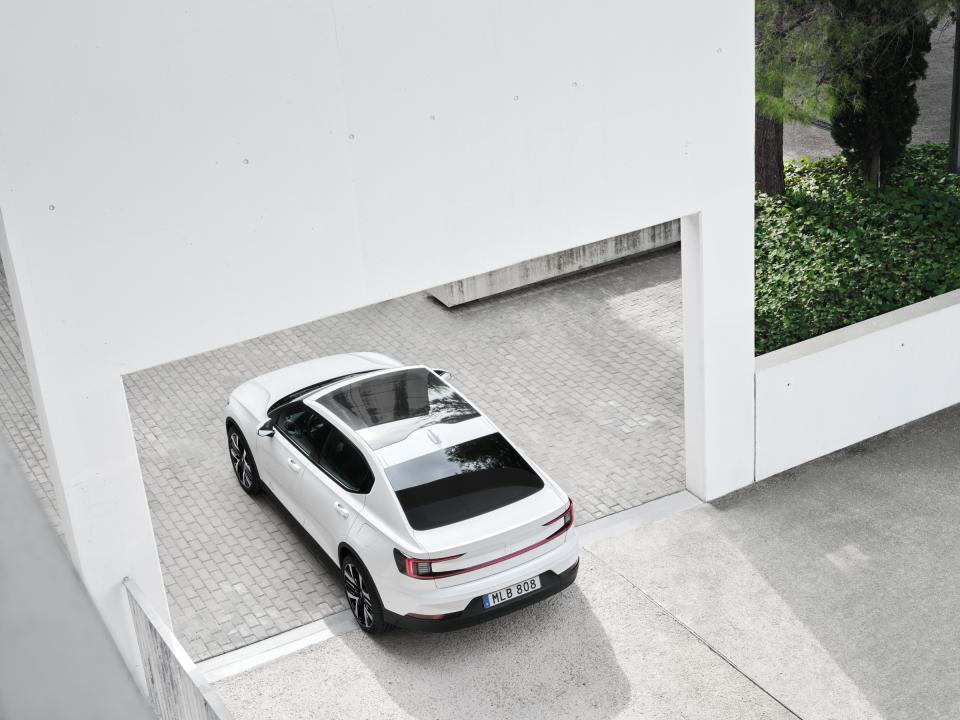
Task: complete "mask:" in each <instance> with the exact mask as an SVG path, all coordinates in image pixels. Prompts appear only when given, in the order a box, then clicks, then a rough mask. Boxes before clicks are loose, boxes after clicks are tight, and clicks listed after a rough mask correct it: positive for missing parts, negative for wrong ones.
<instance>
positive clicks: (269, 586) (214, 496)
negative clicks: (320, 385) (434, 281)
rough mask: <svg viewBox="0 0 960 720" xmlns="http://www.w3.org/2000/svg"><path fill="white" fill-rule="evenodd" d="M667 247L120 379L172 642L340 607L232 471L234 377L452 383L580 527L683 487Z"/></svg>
mask: <svg viewBox="0 0 960 720" xmlns="http://www.w3.org/2000/svg"><path fill="white" fill-rule="evenodd" d="M680 341H681V330H680V257H679V251H678V250H676V249H673V250H668V251H665V252H661V253H659V254H656V255H652V256H647V257H645V258H642V259H638V260H634V261H631V262H627V263H623V264H619V265H615V266H610V267H607V268H603V269H600V270H597V271H594V272H590V273H586V274H582V275H579V276H576V277H573V278H568V279H564V280H560V281H556V282H552V283H549V284H544V285H540V286H537V287H533V288H529V289H526V290H521V291H516V292H513V293H510V294H507V295H502V296H498V297H495V298H490V299H488V300H484V301H481V302H477V303H474V304H471V305H467V306H464V307H461V308H457V309H454V310H448V309H446V308H444V307H443V306H441V305H439V304H438V303H437V302H436V301H434V300H432V299H431V298H429V297H427V296H426V295H424V294H414V295H409V296H407V297H403V298H399V299H396V300H391V301H388V302H385V303H381V304H378V305H374V306H371V307H368V308H363V309H360V310H356V311H353V312H349V313H345V314H343V315H339V316H336V317H332V318H327V319H324V320H320V321H317V322H314V323H309V324H307V325H303V326H300V327H297V328H293V329H291V330H287V331H284V332H279V333H275V334H273V335H269V336H266V337H261V338H258V339H256V340H252V341H250V342H245V343H241V344H238V345H234V346H231V347H228V348H224V349H221V350H217V351H215V352H211V353H206V354H204V355H200V356H197V357H193V358H189V359H186V360H183V361H180V362H176V363H171V364H168V365H164V366H161V367H158V368H153V369H150V370H146V371H142V372H139V373H136V374H134V375H131V376H128V377H127V378H126V379H125V383H126V388H127V395H128V400H129V404H130V412H131V416H132V418H133V424H134V432H135V435H136V439H137V444H138V450H139V454H140V462H141V466H142V469H143V474H144V479H145V482H146V486H147V493H148V498H149V501H150V507H151V510H152V513H153V517H154V522H155V530H156V535H157V542H158V545H159V549H160V560H161V563H162V565H163V570H164V578H165V580H166V583H167V591H168V596H169V599H170V609H171V613H172V616H173V621H174V627H175V629H176V631H177V635H178V636H179V637H180V639H181V640H182V641H183V642H184V644H185V645H186V647H187V649H188V651H189V652H190V653H191V655H192V656H193V657H194V658H195V659H202V658H206V657H209V656H212V655H217V654H220V653H223V652H226V651H227V650H231V649H233V648H236V647H239V646H242V645H246V644H249V643H251V642H254V641H256V640H261V639H263V638H266V637H269V636H271V635H275V634H277V633H279V632H282V631H284V630H288V629H290V628H293V627H297V626H299V625H303V624H305V623H307V622H310V621H312V620H316V619H319V618H321V617H323V616H325V615H329V614H330V613H332V612H335V611H337V610H340V609H343V608H344V604H343V601H342V600H341V593H340V590H339V587H338V584H337V582H336V580H335V576H334V575H333V573H332V572H331V571H330V569H329V568H328V567H327V566H326V564H325V562H324V558H323V556H322V553H321V552H320V550H319V549H318V548H317V547H316V546H315V545H314V544H313V543H312V541H310V540H309V538H307V537H306V536H305V535H304V534H303V533H302V531H300V530H299V528H298V526H297V525H296V523H295V522H294V521H293V520H291V519H290V518H289V517H287V516H286V515H285V513H283V511H282V509H280V508H279V506H278V505H277V504H276V502H275V501H274V500H272V499H270V498H263V499H256V500H254V499H251V498H249V497H248V496H246V495H245V494H244V493H243V492H242V491H241V490H240V488H239V487H238V486H237V484H236V482H235V480H234V478H233V476H232V474H231V470H230V467H229V465H228V463H227V461H226V453H225V448H224V443H225V438H224V431H223V427H222V423H221V413H222V410H223V405H224V402H225V400H226V397H227V395H228V393H229V391H230V390H231V389H232V388H233V387H235V386H236V385H238V384H239V383H241V382H242V381H243V380H245V379H247V378H250V377H253V376H255V375H258V374H260V373H263V372H266V371H268V370H272V369H274V368H277V367H282V366H284V365H288V364H290V363H294V362H298V361H300V360H304V359H307V358H312V357H317V356H320V355H326V354H330V353H336V352H344V351H351V350H377V351H380V352H385V353H387V354H389V355H392V356H394V357H397V358H398V359H400V360H404V361H409V362H424V363H427V364H431V365H433V366H435V367H443V368H447V369H449V370H451V371H452V372H453V380H454V383H455V384H456V385H457V386H458V387H460V388H461V389H462V390H463V391H464V392H465V393H466V394H467V395H468V396H469V397H470V398H471V399H472V400H474V401H475V402H477V403H478V404H479V405H480V406H481V407H482V408H483V409H484V410H485V411H487V412H488V414H489V415H490V416H491V417H492V418H493V419H494V421H496V422H497V423H498V424H499V425H500V426H501V427H502V428H503V429H504V430H505V432H506V433H507V434H508V435H509V436H510V437H511V438H512V439H514V440H515V441H516V442H517V443H518V444H519V445H521V446H522V447H524V448H525V449H527V450H529V451H530V452H531V453H532V455H533V456H534V457H535V458H536V459H537V461H538V463H540V464H541V465H542V466H543V467H544V469H545V470H546V471H547V472H549V473H550V474H551V475H552V476H553V477H554V478H555V479H556V480H557V481H558V482H559V483H560V484H561V485H562V486H563V487H564V488H565V489H566V490H567V491H568V492H569V493H570V494H571V495H572V497H573V498H574V499H575V502H576V504H577V510H578V516H579V518H580V521H581V522H582V521H584V520H589V519H592V518H597V517H601V516H603V515H606V514H609V513H613V512H616V511H618V510H622V509H625V508H629V507H633V506H636V505H639V504H641V503H643V502H645V501H647V500H650V499H652V498H655V497H659V496H661V495H665V494H667V493H670V492H673V491H675V490H678V489H681V488H682V487H683V486H684V477H683V473H684V462H683V411H682V407H683V387H682V355H681V348H680Z"/></svg>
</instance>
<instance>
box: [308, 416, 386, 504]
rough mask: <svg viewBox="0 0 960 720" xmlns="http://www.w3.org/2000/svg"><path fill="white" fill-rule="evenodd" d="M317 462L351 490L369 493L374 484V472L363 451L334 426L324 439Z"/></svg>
mask: <svg viewBox="0 0 960 720" xmlns="http://www.w3.org/2000/svg"><path fill="white" fill-rule="evenodd" d="M317 463H318V464H319V465H320V467H322V468H323V469H324V470H326V471H327V472H328V473H330V474H331V475H332V476H333V477H334V479H336V480H337V481H339V483H340V484H341V485H343V486H344V487H345V488H346V489H347V490H349V491H350V492H355V493H368V492H370V488H371V487H372V486H373V472H371V470H370V466H369V465H367V461H366V460H365V459H364V457H363V453H361V452H360V451H359V450H357V448H356V447H354V445H353V443H351V442H350V441H349V440H347V438H346V437H344V435H343V433H341V432H340V431H339V430H337V429H336V428H334V427H331V428H330V431H329V432H328V433H327V436H326V438H325V439H324V442H323V447H322V448H321V450H320V455H319V456H318V458H317Z"/></svg>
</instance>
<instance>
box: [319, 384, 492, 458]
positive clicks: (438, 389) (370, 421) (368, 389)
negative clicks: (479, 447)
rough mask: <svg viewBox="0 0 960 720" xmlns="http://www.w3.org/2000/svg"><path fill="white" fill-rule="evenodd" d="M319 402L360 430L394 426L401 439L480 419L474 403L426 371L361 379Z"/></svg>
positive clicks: (325, 396)
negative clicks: (431, 428)
mask: <svg viewBox="0 0 960 720" xmlns="http://www.w3.org/2000/svg"><path fill="white" fill-rule="evenodd" d="M318 401H319V402H320V404H321V405H323V406H324V407H325V408H326V409H327V410H329V411H330V412H332V413H333V414H335V415H336V416H337V417H339V418H340V419H341V420H343V421H344V422H345V423H346V424H347V425H349V426H350V427H351V428H352V429H354V430H356V431H363V430H365V429H367V428H373V427H378V426H385V425H391V426H392V427H391V430H393V431H396V434H397V439H398V440H399V439H402V438H403V437H405V436H406V435H408V434H409V433H411V432H413V430H417V429H420V428H423V427H427V426H429V425H436V424H439V423H458V422H462V421H464V420H469V419H471V418H475V417H479V416H480V413H478V412H477V411H476V409H474V407H473V406H472V405H471V404H470V403H468V402H467V401H466V400H464V399H463V397H461V396H460V395H459V394H458V393H457V392H456V391H455V390H454V389H453V388H452V387H450V386H449V385H447V384H446V383H445V382H444V381H443V380H441V379H440V378H439V377H437V376H436V375H434V374H433V373H432V372H430V371H429V370H427V369H426V368H406V369H403V370H397V371H395V372H390V373H384V374H381V375H374V376H373V377H369V378H360V379H359V380H357V381H356V382H353V383H350V384H349V385H347V386H346V387H343V388H341V389H339V390H335V391H333V392H331V393H328V394H327V395H324V396H323V397H321V398H319V400H318ZM394 425H395V426H394ZM384 430H387V429H386V428H384ZM363 434H364V436H368V435H370V433H363ZM378 434H379V433H378ZM385 434H390V435H393V434H394V432H387V433H385Z"/></svg>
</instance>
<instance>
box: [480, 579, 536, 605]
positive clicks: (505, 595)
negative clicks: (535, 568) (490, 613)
mask: <svg viewBox="0 0 960 720" xmlns="http://www.w3.org/2000/svg"><path fill="white" fill-rule="evenodd" d="M540 588H541V585H540V576H539V575H537V577H532V578H530V579H529V580H521V581H520V582H518V583H514V584H513V585H508V586H507V587H505V588H503V589H501V590H495V591H494V592H492V593H488V594H486V595H484V596H483V606H484V607H485V608H492V607H493V606H494V605H499V604H500V603H505V602H507V601H508V600H513V599H514V598H517V597H520V596H521V595H527V594H528V593H532V592H535V591H537V590H539V589H540Z"/></svg>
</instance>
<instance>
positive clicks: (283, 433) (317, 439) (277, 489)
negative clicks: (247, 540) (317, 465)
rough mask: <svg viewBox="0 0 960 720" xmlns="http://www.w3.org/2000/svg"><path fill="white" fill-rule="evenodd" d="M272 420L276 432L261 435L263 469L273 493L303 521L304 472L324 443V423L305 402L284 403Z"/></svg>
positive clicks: (272, 416) (271, 417)
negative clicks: (321, 423) (319, 423)
mask: <svg viewBox="0 0 960 720" xmlns="http://www.w3.org/2000/svg"><path fill="white" fill-rule="evenodd" d="M270 419H271V420H272V421H273V430H274V432H273V435H271V436H268V437H261V438H260V450H261V452H260V458H261V465H262V468H261V470H262V472H265V474H266V476H267V478H266V479H267V485H268V486H269V487H270V489H271V490H272V491H273V494H274V495H276V496H277V499H279V500H280V502H281V503H283V505H284V507H286V508H287V510H289V511H290V514H291V515H293V516H294V517H295V518H296V519H297V520H298V521H299V522H300V523H301V524H304V519H305V513H304V508H303V502H302V497H301V495H302V492H301V487H302V484H303V471H304V468H305V467H308V466H310V458H311V457H312V456H314V455H315V454H316V453H317V452H318V451H319V449H320V446H321V445H322V444H323V436H322V431H323V426H322V425H318V423H317V422H316V420H317V419H319V416H318V415H317V414H316V413H315V412H313V410H311V409H310V408H308V407H307V406H306V405H304V404H303V403H302V402H293V403H289V404H287V405H284V406H283V407H281V408H279V409H277V410H275V411H274V412H273V413H272V414H271V415H270ZM308 529H309V528H308Z"/></svg>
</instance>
